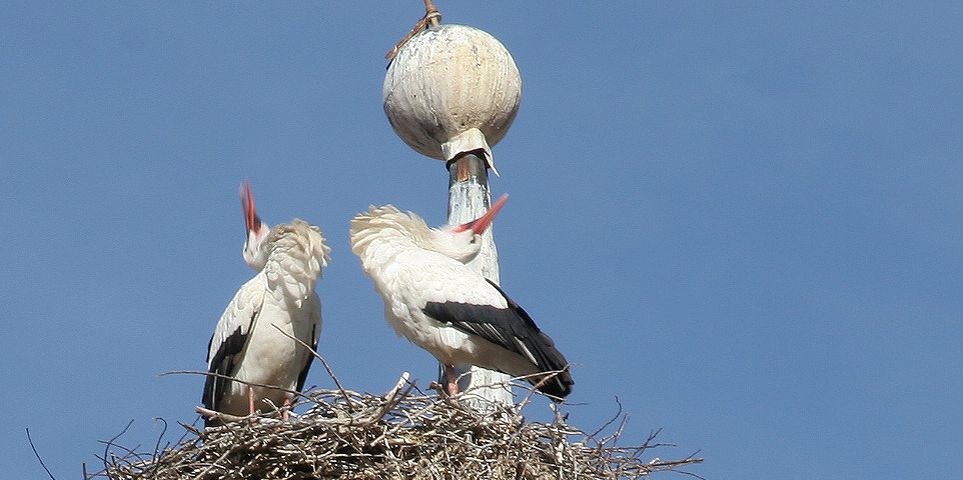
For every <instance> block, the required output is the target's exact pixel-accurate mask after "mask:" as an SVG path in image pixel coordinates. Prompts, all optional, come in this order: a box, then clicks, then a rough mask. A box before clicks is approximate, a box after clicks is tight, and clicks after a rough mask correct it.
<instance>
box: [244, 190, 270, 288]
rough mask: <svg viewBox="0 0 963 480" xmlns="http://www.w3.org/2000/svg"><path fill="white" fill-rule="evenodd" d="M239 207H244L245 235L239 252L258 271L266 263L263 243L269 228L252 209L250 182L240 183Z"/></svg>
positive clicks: (265, 251) (265, 250) (265, 249)
mask: <svg viewBox="0 0 963 480" xmlns="http://www.w3.org/2000/svg"><path fill="white" fill-rule="evenodd" d="M241 208H243V209H244V228H245V229H246V230H247V237H246V238H245V240H244V249H243V250H241V254H242V255H243V256H244V262H245V263H247V264H248V266H249V267H251V268H253V269H254V270H255V271H257V272H260V271H261V269H262V268H264V264H265V263H267V258H268V251H267V248H265V243H266V240H267V238H268V233H270V231H271V229H270V228H269V227H268V226H267V225H265V224H264V222H262V221H261V218H260V217H258V216H257V211H256V210H254V196H253V195H252V194H251V182H246V183H243V184H241Z"/></svg>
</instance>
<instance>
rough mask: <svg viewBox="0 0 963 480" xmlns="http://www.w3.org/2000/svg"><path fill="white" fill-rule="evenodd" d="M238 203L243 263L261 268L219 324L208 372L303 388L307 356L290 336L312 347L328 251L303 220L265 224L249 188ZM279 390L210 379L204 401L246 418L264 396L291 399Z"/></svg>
mask: <svg viewBox="0 0 963 480" xmlns="http://www.w3.org/2000/svg"><path fill="white" fill-rule="evenodd" d="M241 201H242V204H243V206H244V218H245V224H246V227H247V232H248V237H247V241H246V242H245V245H244V250H243V255H244V260H245V262H247V264H248V265H250V266H251V268H253V269H254V270H256V271H257V272H258V273H257V274H256V275H255V276H254V278H252V279H250V280H249V281H247V283H245V284H244V285H243V286H241V288H240V290H238V291H237V293H236V294H235V295H234V298H233V299H232V300H231V303H230V304H228V306H227V308H226V309H225V310H224V314H223V315H221V319H220V320H219V321H218V322H217V327H215V329H214V335H213V336H211V341H210V343H209V344H208V353H207V362H208V371H210V372H211V373H216V374H219V375H226V376H229V377H232V378H236V379H238V380H241V381H243V382H250V383H257V384H262V385H272V386H276V387H279V388H280V389H284V390H294V391H300V390H301V389H302V388H303V387H304V381H305V378H306V377H307V373H308V368H309V367H310V365H311V359H312V355H311V352H309V351H308V350H307V349H305V348H304V346H303V345H301V344H299V343H298V342H296V341H294V340H292V339H291V338H289V337H288V336H287V335H290V336H292V337H294V338H297V339H299V340H301V341H303V342H304V343H306V344H308V345H311V346H312V347H313V348H317V343H318V337H319V335H320V333H321V300H320V299H319V298H318V295H317V293H315V291H314V287H315V284H316V283H317V280H318V277H319V276H320V275H321V270H322V268H324V267H325V266H327V262H328V260H329V259H330V257H329V253H330V251H331V249H330V248H329V247H328V246H327V245H326V244H325V240H324V236H323V235H322V234H321V231H320V230H319V229H318V227H315V226H313V225H309V224H308V223H307V222H305V221H303V220H299V219H295V220H293V221H292V222H291V223H287V224H281V225H277V226H275V227H274V228H271V229H268V228H267V226H266V225H264V224H263V223H262V222H261V220H260V218H258V216H257V213H256V212H255V210H254V199H253V197H252V196H251V190H250V185H248V186H247V191H246V192H244V191H242V195H241ZM275 326H276V327H277V328H275ZM278 328H280V329H281V331H283V332H284V333H282V332H281V331H278ZM285 333H286V334H287V335H285ZM284 390H279V389H272V388H264V387H256V386H255V387H251V386H249V385H247V384H244V383H240V382H234V381H232V380H228V379H225V378H221V377H215V376H209V377H207V381H206V382H205V384H204V395H203V402H204V406H205V407H206V408H208V409H209V410H214V411H217V412H221V413H227V414H230V415H236V416H244V415H248V414H252V413H254V411H255V405H263V402H262V401H263V400H264V399H268V400H270V401H271V402H273V403H274V405H277V406H281V405H288V404H290V402H291V400H292V398H291V397H292V396H291V394H289V393H287V392H285V391H284ZM207 424H210V422H207Z"/></svg>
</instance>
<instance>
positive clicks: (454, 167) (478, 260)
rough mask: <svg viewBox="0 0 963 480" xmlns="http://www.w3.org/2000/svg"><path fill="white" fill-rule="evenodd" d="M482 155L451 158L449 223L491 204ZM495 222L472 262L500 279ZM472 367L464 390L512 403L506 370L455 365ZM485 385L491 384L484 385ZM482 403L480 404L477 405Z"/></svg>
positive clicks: (468, 217) (463, 381)
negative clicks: (502, 371)
mask: <svg viewBox="0 0 963 480" xmlns="http://www.w3.org/2000/svg"><path fill="white" fill-rule="evenodd" d="M481 155H482V156H479V155H476V154H474V153H465V154H462V155H460V156H458V157H456V158H455V159H454V160H452V161H450V162H448V224H449V225H456V224H460V223H465V222H470V221H472V220H474V219H476V218H478V217H480V216H482V215H483V214H484V213H485V212H486V211H488V207H489V206H491V193H490V192H489V189H488V168H487V164H486V163H485V159H484V154H483V153H482V154H481ZM493 230H494V226H492V227H489V228H488V230H486V231H485V233H484V234H483V235H482V247H481V252H479V253H478V256H477V257H475V258H474V259H473V260H472V261H471V262H469V263H468V266H469V267H471V268H473V269H474V270H475V271H477V272H478V273H481V274H482V276H484V277H485V278H487V279H489V280H491V281H493V282H495V283H496V284H497V283H500V282H499V279H498V251H497V250H496V249H495V237H494V232H493ZM469 370H470V371H471V374H470V375H465V376H464V377H462V379H461V381H460V382H458V387H459V390H460V391H464V390H465V389H467V388H469V387H475V390H473V393H475V394H477V395H478V396H479V397H481V398H483V399H485V400H487V401H488V402H491V403H499V404H503V405H510V404H512V392H511V390H510V389H509V388H508V381H509V380H510V379H511V377H509V376H508V375H505V374H504V373H499V372H495V371H491V370H485V369H482V368H478V367H472V366H470V365H455V373H457V374H458V375H461V374H463V373H465V372H468V371H469ZM440 372H441V373H440V374H439V379H440V380H439V382H441V383H444V377H443V375H444V366H441V367H440ZM482 385H489V386H487V387H481V388H479V386H482ZM478 407H482V405H476V408H478Z"/></svg>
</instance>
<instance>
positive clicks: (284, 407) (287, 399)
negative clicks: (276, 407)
mask: <svg viewBox="0 0 963 480" xmlns="http://www.w3.org/2000/svg"><path fill="white" fill-rule="evenodd" d="M291 403H292V400H291V395H289V394H285V395H284V401H282V402H281V420H284V421H285V422H286V421H288V412H289V411H291Z"/></svg>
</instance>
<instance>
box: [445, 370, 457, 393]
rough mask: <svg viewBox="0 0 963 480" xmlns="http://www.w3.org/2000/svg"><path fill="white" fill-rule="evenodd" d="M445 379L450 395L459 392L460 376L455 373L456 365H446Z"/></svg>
mask: <svg viewBox="0 0 963 480" xmlns="http://www.w3.org/2000/svg"><path fill="white" fill-rule="evenodd" d="M445 380H446V383H447V384H448V385H447V387H448V395H451V396H454V395H456V394H457V393H458V377H457V376H456V375H455V367H453V366H451V365H445Z"/></svg>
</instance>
